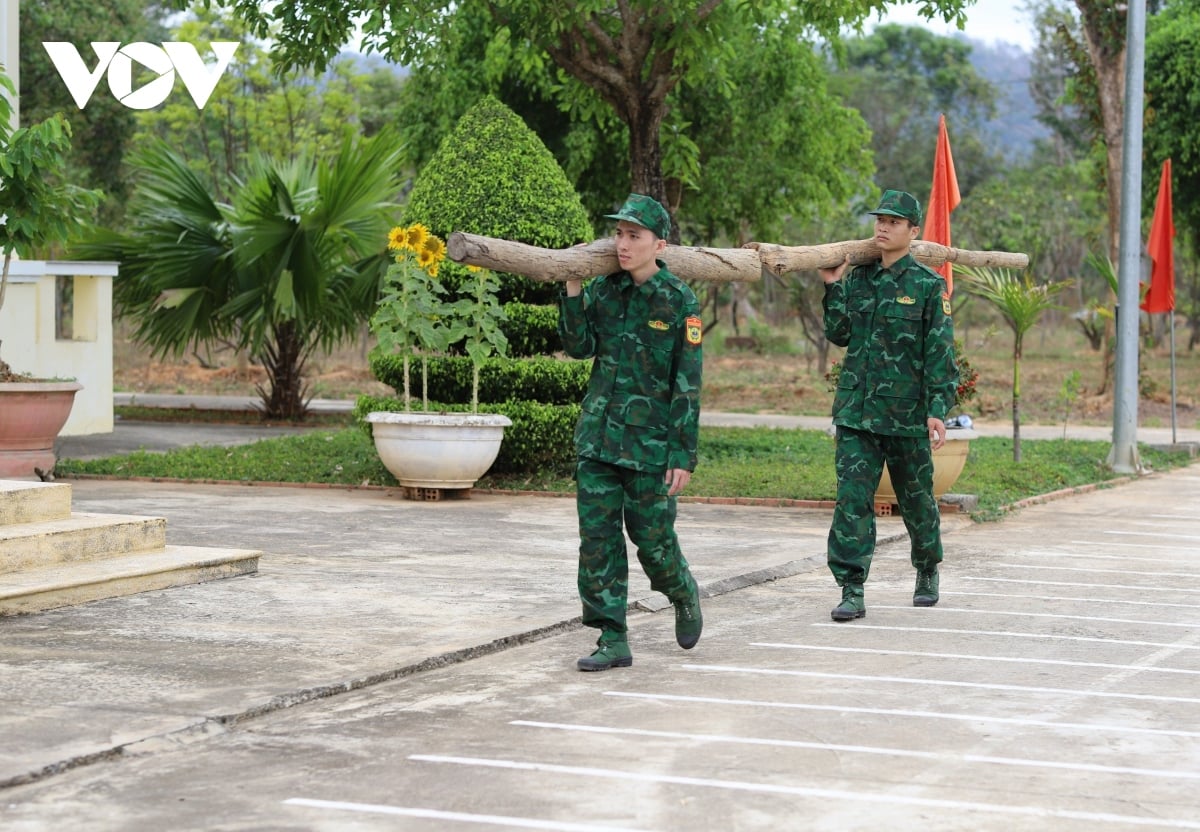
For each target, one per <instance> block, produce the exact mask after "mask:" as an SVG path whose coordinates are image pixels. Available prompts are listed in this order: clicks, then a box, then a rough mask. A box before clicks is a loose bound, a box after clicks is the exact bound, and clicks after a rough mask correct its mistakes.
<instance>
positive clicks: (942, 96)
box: [832, 24, 1001, 199]
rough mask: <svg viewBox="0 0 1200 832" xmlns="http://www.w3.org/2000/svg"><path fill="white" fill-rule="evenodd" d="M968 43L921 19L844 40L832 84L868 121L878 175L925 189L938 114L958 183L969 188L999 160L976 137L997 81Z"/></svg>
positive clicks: (882, 182) (894, 184) (882, 183)
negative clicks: (946, 128)
mask: <svg viewBox="0 0 1200 832" xmlns="http://www.w3.org/2000/svg"><path fill="white" fill-rule="evenodd" d="M970 55H971V45H970V44H969V43H966V42H965V41H963V40H960V39H958V38H951V37H944V36H941V35H936V34H934V33H932V32H930V31H929V30H927V29H924V28H922V27H920V26H897V25H894V24H889V25H886V26H879V27H877V28H876V29H875V30H874V31H873V32H871V34H869V35H866V36H864V37H858V38H853V39H851V40H849V41H847V43H846V59H845V62H844V63H845V68H844V69H843V70H841V71H839V72H837V73H836V74H835V76H834V80H833V82H832V86H833V89H834V90H835V91H837V92H838V93H839V94H841V95H842V96H843V98H844V99H845V101H846V102H847V103H848V104H850V105H851V106H853V107H854V108H856V109H857V110H858V111H859V112H860V113H862V116H863V118H864V119H866V121H867V124H868V125H870V127H871V149H872V151H873V152H874V156H875V168H876V173H875V182H876V184H877V185H878V186H879V187H880V188H881V189H887V188H900V189H902V190H906V191H912V192H913V193H914V194H916V195H917V196H918V198H921V199H924V198H925V197H927V196H928V192H929V187H930V183H931V179H932V176H931V173H932V171H933V152H934V138H935V137H936V135H937V123H938V114H939V113H945V114H946V119H947V121H948V122H949V124H950V129H951V139H952V142H953V146H954V159H955V162H956V167H957V169H958V182H959V187H960V188H961V189H962V192H963V194H964V195H965V194H968V193H970V191H971V189H972V188H973V187H974V186H975V185H976V184H977V183H979V182H982V181H984V180H985V179H987V178H988V177H989V176H990V175H991V174H992V173H994V172H996V171H998V170H999V169H1000V167H1001V160H1000V158H999V157H997V156H996V155H995V154H992V153H990V152H989V151H988V150H987V149H986V148H985V147H984V144H983V142H982V140H981V139H980V134H979V131H980V130H981V129H982V124H983V121H984V120H985V119H987V118H990V117H991V116H992V114H993V112H994V111H995V103H996V94H997V93H996V88H995V87H994V86H993V85H992V84H991V83H990V82H989V81H987V80H986V79H985V78H982V77H981V76H980V75H979V74H978V73H977V72H976V71H975V68H974V67H973V66H972V65H971V60H970Z"/></svg>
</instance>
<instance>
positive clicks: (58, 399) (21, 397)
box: [0, 381, 83, 477]
mask: <svg viewBox="0 0 1200 832" xmlns="http://www.w3.org/2000/svg"><path fill="white" fill-rule="evenodd" d="M82 389H83V385H82V384H79V383H77V382H74V381H26V382H0V477H31V476H34V475H35V474H36V473H37V472H36V471H35V470H34V469H35V468H40V469H42V470H43V471H53V470H54V463H55V461H56V459H55V456H54V440H55V439H57V438H58V432H59V431H60V430H62V427H63V425H65V424H66V423H67V417H68V416H70V415H71V408H72V407H73V406H74V404H75V394H76V393H77V392H78V391H80V390H82Z"/></svg>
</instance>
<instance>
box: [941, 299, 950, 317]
mask: <svg viewBox="0 0 1200 832" xmlns="http://www.w3.org/2000/svg"><path fill="white" fill-rule="evenodd" d="M942 311H943V312H945V313H946V314H947V315H949V314H950V296H949V295H942Z"/></svg>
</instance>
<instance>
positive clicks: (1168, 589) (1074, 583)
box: [963, 575, 1200, 627]
mask: <svg viewBox="0 0 1200 832" xmlns="http://www.w3.org/2000/svg"><path fill="white" fill-rule="evenodd" d="M963 577H965V578H968V579H969V580H972V581H993V582H995V583H1000V584H1026V585H1029V586H1079V587H1086V588H1088V589H1123V590H1131V591H1133V592H1154V593H1160V592H1182V593H1184V594H1185V595H1200V588H1197V589H1180V588H1179V587H1175V586H1162V585H1158V586H1147V585H1146V584H1140V585H1139V584H1093V583H1087V582H1086V581H1031V580H1027V579H1025V578H984V577H982V576H978V575H964V576H963ZM1189 626H1193V627H1194V626H1196V625H1194V624H1192V625H1189Z"/></svg>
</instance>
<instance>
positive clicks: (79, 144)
mask: <svg viewBox="0 0 1200 832" xmlns="http://www.w3.org/2000/svg"><path fill="white" fill-rule="evenodd" d="M163 9H164V6H163V4H161V3H157V2H154V0H55V2H53V3H31V2H24V3H21V7H20V22H21V31H20V39H21V43H20V49H21V91H20V92H21V117H22V120H24V121H30V122H34V121H42V120H44V119H47V118H50V117H51V116H53V115H54V114H55V113H62V114H63V117H64V118H65V119H66V120H67V122H68V123H69V124H70V126H71V133H72V135H73V136H74V146H75V150H74V152H73V153H72V155H71V159H70V162H69V167H68V175H70V176H71V177H72V179H73V180H74V181H75V182H77V183H79V184H81V185H85V186H86V187H89V188H98V189H100V190H102V191H103V192H104V193H105V199H104V202H103V204H102V205H101V219H102V220H103V221H117V220H119V218H120V217H121V216H122V215H123V213H124V207H125V204H126V203H127V202H128V199H129V189H128V177H127V176H126V171H125V167H124V160H125V155H126V153H127V151H128V149H129V147H130V144H131V143H132V141H133V135H134V132H135V130H136V113H135V111H134V110H130V109H128V108H127V107H125V106H124V105H123V104H121V102H119V101H117V100H116V98H114V97H113V96H112V95H108V94H107V87H106V86H105V85H103V84H101V86H100V87H99V89H98V90H97V94H96V95H93V96H92V98H91V100H90V101H89V102H88V104H87V107H85V108H84V109H82V110H80V109H79V108H78V107H77V106H76V104H75V102H74V100H73V99H72V98H71V94H70V92H69V91H68V90H67V86H66V84H64V83H63V81H62V79H61V78H60V77H59V76H58V72H57V70H55V68H54V65H53V64H52V63H51V62H50V57H49V55H48V54H47V53H46V50H45V49H44V48H43V47H42V43H43V42H47V41H67V42H69V43H73V44H75V45H76V46H77V47H79V48H80V49H82V50H84V52H85V54H86V51H87V44H88V43H90V42H91V41H110V40H121V41H123V42H130V41H143V40H144V41H155V42H157V41H162V40H165V39H167V38H166V37H165V34H166V29H165V27H164V26H163V25H162V23H161V20H162V18H163V16H164V14H165V12H164V10H163Z"/></svg>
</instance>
